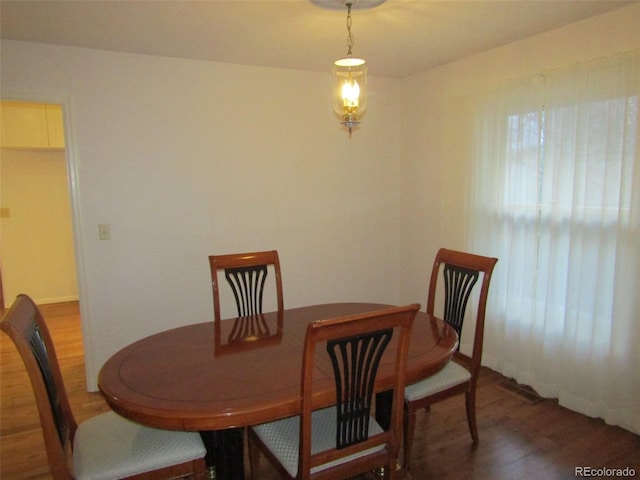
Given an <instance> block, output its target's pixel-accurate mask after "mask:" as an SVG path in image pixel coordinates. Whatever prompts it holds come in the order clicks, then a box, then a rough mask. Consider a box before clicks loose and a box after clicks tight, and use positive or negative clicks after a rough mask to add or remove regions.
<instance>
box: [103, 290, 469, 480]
mask: <svg viewBox="0 0 640 480" xmlns="http://www.w3.org/2000/svg"><path fill="white" fill-rule="evenodd" d="M388 307H391V305H384V304H378V303H347V302H341V303H329V304H321V305H312V306H304V307H297V308H287V309H284V310H281V311H277V312H269V313H265V314H260V315H255V316H251V317H240V318H230V319H227V320H222V321H220V322H213V321H205V322H194V323H193V324H189V325H186V326H181V327H177V328H173V329H170V330H166V331H162V332H160V333H156V334H153V335H151V336H148V337H146V338H143V339H141V340H138V341H136V342H134V343H132V344H130V345H129V346H127V347H125V348H123V349H122V350H120V351H118V352H116V353H115V354H114V355H113V356H112V357H111V358H109V359H108V360H107V361H106V363H105V364H104V365H103V366H102V368H101V369H100V372H99V376H98V387H99V389H100V391H101V392H102V394H103V395H104V397H105V399H106V401H107V403H108V405H109V406H110V408H111V409H113V410H114V411H115V412H117V413H118V414H120V415H122V416H124V417H126V418H129V419H131V420H133V421H136V422H138V423H141V424H144V425H147V426H151V427H157V428H163V429H171V430H188V431H198V432H200V433H201V435H202V438H203V440H204V443H205V446H206V448H207V464H208V465H209V466H210V467H211V468H214V466H215V474H216V478H217V479H218V480H241V479H243V478H244V459H243V438H244V435H243V431H244V427H247V426H250V425H257V424H260V423H264V422H269V421H273V420H277V419H282V418H285V417H288V416H292V415H297V414H300V408H301V397H300V385H301V366H302V356H303V351H304V338H305V333H306V329H307V325H308V324H309V323H311V322H314V321H316V320H323V319H328V318H334V317H340V316H345V315H352V314H359V313H366V312H372V311H376V310H381V309H384V308H388ZM392 341H393V340H392ZM457 346H458V335H457V333H456V331H455V330H454V329H453V328H452V327H451V326H449V325H448V324H447V323H446V322H444V321H443V320H442V319H439V318H436V317H434V316H431V315H429V314H427V313H424V312H421V311H419V312H418V314H417V315H416V318H415V320H414V324H413V327H412V332H411V341H410V347H409V352H408V361H407V370H406V381H407V383H414V382H417V381H419V380H421V379H424V378H426V377H428V376H430V375H433V374H434V373H436V372H437V371H438V370H440V369H441V368H442V367H444V365H446V363H447V362H448V361H449V360H450V359H451V357H452V356H453V354H454V352H455V351H456V349H457ZM317 355H320V356H321V357H322V356H326V358H318V360H316V365H317V366H316V371H315V372H314V383H316V382H318V383H317V385H318V388H317V389H316V388H314V390H316V391H318V392H319V393H318V395H317V396H315V398H314V408H316V407H317V408H323V407H326V406H329V405H331V404H332V403H335V383H334V380H333V373H332V370H331V366H330V360H329V358H328V355H327V353H326V351H324V352H323V351H319V352H318V353H317ZM391 363H392V360H391V357H389V358H388V360H387V361H386V360H385V358H384V357H383V359H382V363H381V365H380V367H379V372H378V376H377V381H376V385H375V391H376V393H377V396H376V405H375V415H376V419H377V420H378V421H379V422H380V423H381V425H382V426H383V428H385V427H386V426H387V425H388V422H389V420H388V412H389V411H390V405H389V402H390V399H391V395H390V392H389V388H390V385H391V381H392V379H391V368H390V365H391ZM385 365H386V366H385Z"/></svg>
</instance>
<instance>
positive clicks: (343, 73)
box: [333, 56, 367, 130]
mask: <svg viewBox="0 0 640 480" xmlns="http://www.w3.org/2000/svg"><path fill="white" fill-rule="evenodd" d="M366 108H367V65H366V63H365V61H364V60H362V59H361V58H354V57H352V56H347V57H344V58H341V59H339V60H336V61H335V63H334V65H333V109H334V111H335V112H336V114H337V115H338V116H339V117H340V118H341V119H342V124H343V125H345V126H347V127H349V130H351V128H352V127H354V126H356V125H357V124H358V123H360V118H361V117H362V115H363V114H364V111H365V110H366Z"/></svg>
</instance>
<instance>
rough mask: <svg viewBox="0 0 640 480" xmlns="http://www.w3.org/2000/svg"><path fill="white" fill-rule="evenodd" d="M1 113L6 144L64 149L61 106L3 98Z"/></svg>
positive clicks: (2, 141) (6, 146)
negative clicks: (4, 99)
mask: <svg viewBox="0 0 640 480" xmlns="http://www.w3.org/2000/svg"><path fill="white" fill-rule="evenodd" d="M0 113H1V121H0V125H1V131H2V139H1V145H2V147H5V148H33V149H64V128H63V122H62V107H61V106H60V105H51V104H44V103H23V102H13V101H2V102H1V103H0Z"/></svg>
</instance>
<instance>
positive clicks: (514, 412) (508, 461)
mask: <svg viewBox="0 0 640 480" xmlns="http://www.w3.org/2000/svg"><path fill="white" fill-rule="evenodd" d="M41 309H42V311H43V314H44V316H45V318H46V319H47V321H48V322H49V326H50V329H51V333H52V336H53V339H54V342H55V344H56V348H57V352H58V356H59V360H60V363H61V366H62V370H63V375H64V378H65V381H66V385H67V389H68V393H69V397H70V400H71V406H72V408H73V410H74V413H75V415H76V417H77V419H78V421H82V420H85V419H87V418H89V417H92V416H94V415H96V414H98V413H100V412H103V411H106V410H107V406H106V404H105V402H104V400H103V399H102V397H101V396H100V394H99V393H87V392H86V383H85V379H84V378H85V377H84V352H83V347H82V336H81V330H80V318H79V312H78V305H77V303H76V302H67V303H60V304H53V305H43V306H41ZM0 337H1V338H0V425H1V429H0V430H1V431H0V478H2V479H3V480H27V479H29V480H50V479H51V476H50V474H49V469H48V465H47V459H46V454H45V452H44V449H43V448H44V444H43V440H42V434H41V431H40V423H39V419H38V414H37V412H36V410H35V403H34V399H33V393H32V391H31V386H30V384H29V380H28V377H27V375H26V372H25V371H24V366H23V365H22V362H21V360H20V358H19V357H18V354H17V352H16V350H15V347H14V346H13V344H12V343H11V341H10V340H9V338H8V337H7V336H6V335H4V334H2V335H0ZM515 390H516V391H514V384H512V383H511V382H508V380H507V379H505V378H504V377H503V376H502V375H500V374H498V373H496V372H493V371H491V370H489V369H483V371H482V373H481V376H480V382H479V386H478V405H477V416H478V430H479V434H480V443H479V445H478V446H477V447H476V448H473V447H472V444H471V436H470V435H469V431H468V428H467V424H466V417H465V410H464V401H463V397H459V398H454V399H450V400H447V401H444V402H441V403H439V404H436V405H434V406H433V407H432V408H431V411H430V412H420V413H419V414H418V423H417V427H416V431H417V436H416V440H415V445H414V456H413V468H412V471H413V472H412V473H413V478H414V480H432V479H433V480H435V479H438V480H449V479H450V480H459V479H480V480H485V479H488V480H491V479H496V480H502V479H521V478H532V479H543V478H544V479H548V480H553V479H559V480H560V479H572V478H576V475H575V468H576V467H592V468H625V467H629V468H632V469H634V470H635V472H636V473H635V476H636V477H637V478H640V437H639V436H637V435H634V434H632V433H630V432H628V431H626V430H623V429H621V428H618V427H612V426H610V425H606V424H605V423H604V422H602V421H601V420H597V419H592V418H588V417H585V416H583V415H580V414H577V413H574V412H571V411H569V410H567V409H565V408H563V407H560V406H558V404H557V402H556V401H554V400H544V399H539V398H537V397H536V396H535V394H534V393H532V392H529V391H527V390H526V389H525V390H519V389H517V388H516V389H515ZM256 478H258V479H264V480H271V479H276V478H278V477H277V475H276V474H275V472H273V470H271V468H270V467H269V465H268V464H267V462H266V460H263V461H262V466H261V469H260V471H259V472H258V473H257V475H256ZM591 478H614V477H612V476H610V475H609V476H607V475H604V476H602V475H601V476H593V477H591Z"/></svg>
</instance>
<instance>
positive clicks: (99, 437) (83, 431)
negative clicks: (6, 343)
mask: <svg viewBox="0 0 640 480" xmlns="http://www.w3.org/2000/svg"><path fill="white" fill-rule="evenodd" d="M0 327H1V328H2V330H3V331H4V332H5V333H6V334H7V335H9V337H10V338H11V340H13V343H14V344H15V346H16V348H17V350H18V352H19V353H20V356H21V357H22V360H23V362H24V365H25V367H26V370H27V373H28V374H29V378H30V380H31V385H32V387H33V391H34V394H35V399H36V405H37V408H38V413H39V415H40V423H41V425H42V431H43V434H44V443H45V447H46V451H47V458H48V461H49V467H50V469H51V474H52V476H53V478H54V479H55V480H72V479H78V480H83V479H87V480H116V479H121V478H128V479H136V480H148V479H167V478H177V477H186V476H191V477H192V478H196V479H203V478H204V475H205V471H206V466H205V460H204V456H205V453H206V452H205V448H204V445H203V443H202V440H201V438H200V435H199V434H198V433H195V432H178V431H168V430H158V429H155V428H148V427H145V426H142V425H139V424H137V423H134V422H131V421H129V420H127V419H125V418H123V417H120V416H119V415H117V414H115V413H114V412H107V413H103V414H100V415H97V416H95V417H92V418H90V419H88V420H86V421H84V422H82V423H80V424H77V423H76V420H75V418H74V416H73V413H72V411H71V406H70V405H69V399H68V397H67V391H66V389H65V386H64V382H63V378H62V372H61V370H60V366H59V364H58V358H57V356H56V352H55V348H54V345H53V340H52V338H51V335H50V333H49V329H48V328H47V325H46V323H45V320H44V318H43V317H42V314H41V313H40V310H39V309H38V307H37V306H36V304H35V303H34V302H33V300H32V299H31V298H29V297H28V296H27V295H19V296H18V297H17V298H16V300H15V302H14V303H13V305H12V306H11V308H10V309H9V310H7V311H6V312H5V314H4V315H3V317H2V323H1V325H0Z"/></svg>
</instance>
